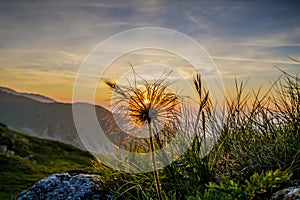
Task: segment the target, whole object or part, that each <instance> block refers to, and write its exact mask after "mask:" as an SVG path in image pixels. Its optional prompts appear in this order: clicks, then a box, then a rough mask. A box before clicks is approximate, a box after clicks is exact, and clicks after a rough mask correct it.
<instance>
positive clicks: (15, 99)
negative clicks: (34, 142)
mask: <svg viewBox="0 0 300 200" xmlns="http://www.w3.org/2000/svg"><path fill="white" fill-rule="evenodd" d="M36 97H38V98H36ZM37 99H38V100H37ZM41 99H43V100H42V101H41ZM45 100H47V101H45ZM75 106H77V107H79V108H82V109H91V108H94V105H91V104H84V103H76V104H75ZM95 110H96V115H97V117H98V121H99V124H100V126H101V127H104V129H106V128H107V121H113V120H112V119H113V116H112V114H111V113H110V112H109V111H108V110H106V109H104V108H103V107H100V106H95ZM87 120H88V119H87ZM0 122H1V123H3V124H6V125H7V126H8V127H9V128H10V129H12V130H15V131H19V132H22V133H25V134H27V135H31V136H37V137H40V138H46V139H52V140H58V141H61V142H64V143H67V144H72V145H74V146H76V147H80V148H82V149H84V146H83V144H82V142H81V141H80V138H79V136H78V134H77V130H76V127H75V124H74V120H73V114H72V104H67V103H59V102H56V101H54V100H51V99H48V98H47V97H42V96H40V95H32V94H24V93H18V92H16V91H14V90H11V89H8V88H3V87H2V88H1V89H0ZM111 127H117V126H116V125H114V124H113V125H112V126H111ZM114 132H115V134H108V135H109V137H111V138H112V140H114V141H119V139H120V138H119V136H120V135H119V134H118V133H119V132H120V131H119V132H118V131H114Z"/></svg>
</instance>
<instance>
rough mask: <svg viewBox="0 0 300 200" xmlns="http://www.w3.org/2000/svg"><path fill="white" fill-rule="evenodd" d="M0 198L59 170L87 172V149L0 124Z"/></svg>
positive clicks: (89, 163) (89, 169) (29, 185)
mask: <svg viewBox="0 0 300 200" xmlns="http://www.w3.org/2000/svg"><path fill="white" fill-rule="evenodd" d="M0 145H6V146H7V149H8V150H9V151H13V152H14V154H12V153H8V152H0V199H12V198H13V197H14V196H15V195H16V194H18V193H19V192H21V191H23V190H25V189H27V188H29V187H31V186H32V185H33V184H34V183H36V182H37V181H38V180H40V179H42V178H44V177H46V176H48V175H50V174H53V173H63V172H72V171H73V172H74V171H80V172H91V171H93V170H94V169H93V167H92V165H91V162H90V159H91V158H92V156H91V155H90V154H89V153H88V152H84V151H81V150H79V149H77V148H75V147H72V146H70V145H66V144H63V143H60V142H56V141H50V140H45V139H39V138H36V137H30V136H26V135H23V134H20V133H17V132H14V131H12V130H9V129H8V128H6V127H3V126H2V125H0Z"/></svg>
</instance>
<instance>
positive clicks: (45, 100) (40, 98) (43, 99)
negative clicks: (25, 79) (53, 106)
mask: <svg viewBox="0 0 300 200" xmlns="http://www.w3.org/2000/svg"><path fill="white" fill-rule="evenodd" d="M0 91H1V92H6V93H8V94H13V95H16V96H23V97H27V98H30V99H33V100H36V101H39V102H43V103H54V102H55V100H54V99H51V98H49V97H45V96H43V95H40V94H29V93H21V92H16V91H15V90H13V89H10V88H7V87H1V86H0Z"/></svg>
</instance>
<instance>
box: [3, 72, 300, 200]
mask: <svg viewBox="0 0 300 200" xmlns="http://www.w3.org/2000/svg"><path fill="white" fill-rule="evenodd" d="M245 87H246V85H245V84H243V83H238V81H236V93H235V94H234V95H232V96H231V97H230V98H227V107H226V110H225V111H224V113H223V116H215V114H214V113H215V112H214V107H213V105H211V103H210V101H209V93H208V91H205V90H204V86H203V84H201V77H195V90H196V92H197V93H198V96H199V107H198V110H196V111H195V113H196V115H195V118H193V117H192V116H193V115H189V113H188V112H182V113H181V114H185V115H187V116H190V117H187V119H188V120H189V121H188V122H186V123H190V122H192V124H193V125H194V126H193V127H194V128H192V129H185V128H184V127H180V126H178V125H177V126H171V125H169V126H165V128H164V129H162V131H161V132H160V133H159V134H160V136H161V135H163V136H165V137H166V138H170V139H172V138H173V136H174V135H175V134H179V133H180V134H184V136H186V137H189V135H190V133H193V134H194V135H196V137H195V138H193V142H192V143H191V145H190V147H189V148H188V150H187V151H186V152H185V153H184V154H183V155H182V156H181V157H179V158H178V159H177V160H176V161H175V162H173V163H172V164H171V165H169V166H167V167H165V168H163V169H159V170H157V173H158V174H159V180H158V181H159V184H160V187H161V196H162V198H163V199H198V200H199V199H238V198H239V197H244V198H246V199H247V198H249V199H267V198H268V197H270V194H272V193H273V192H275V191H276V190H278V188H280V186H284V185H285V184H288V183H287V181H288V180H290V181H293V180H300V159H299V156H300V133H299V127H300V78H299V76H298V75H289V74H286V73H283V75H282V76H281V77H280V78H279V79H278V80H276V81H275V82H274V84H273V86H272V88H270V90H269V91H268V92H267V93H266V94H261V92H260V89H258V91H257V92H253V93H244V91H245ZM217 117H222V119H223V121H224V124H223V125H222V126H219V125H218V124H217V123H214V122H215V121H216V118H217ZM141 119H143V118H141ZM146 119H147V118H146ZM211 124H212V125H213V126H214V127H213V128H214V130H216V132H218V133H219V137H217V138H214V139H217V140H218V142H217V144H216V145H214V146H213V148H212V149H211V151H210V152H209V153H207V154H205V153H203V151H204V150H205V147H204V145H205V144H206V141H205V140H203V137H204V135H206V134H208V130H209V125H211ZM179 130H181V131H180V132H179ZM0 137H1V138H0V145H6V146H7V147H8V149H9V150H10V151H14V154H11V153H7V152H6V153H1V154H0V163H1V168H0V199H11V198H13V197H14V196H15V195H16V194H17V193H19V192H21V191H22V190H24V189H27V188H28V187H30V186H31V185H32V184H34V183H35V182H37V181H38V180H40V179H41V178H44V177H45V176H48V175H50V174H52V173H61V172H68V171H69V172H70V171H82V172H87V173H97V174H100V175H102V176H101V177H102V181H103V182H104V183H105V186H106V188H105V189H107V190H109V191H110V192H111V193H112V194H114V196H115V197H116V198H117V199H157V198H158V196H159V194H158V193H157V189H156V188H157V184H156V182H155V178H154V175H153V173H152V172H149V173H142V174H131V173H125V172H120V171H116V170H114V169H112V168H109V167H107V166H105V165H103V164H102V163H101V162H99V161H93V163H92V164H93V166H92V165H91V162H90V159H91V155H90V154H89V153H87V152H83V151H81V150H79V149H76V148H74V147H72V146H70V145H65V144H62V143H59V142H54V141H49V140H41V139H38V138H34V137H30V136H24V135H22V134H19V133H16V132H14V131H11V130H9V129H7V128H6V127H4V126H0ZM153 139H154V140H153V143H154V144H155V145H156V146H155V148H159V147H161V145H162V144H163V143H164V141H160V139H159V138H157V137H154V138H153ZM137 141H138V142H143V143H142V145H141V146H140V147H141V148H142V150H141V148H137V150H136V149H135V147H134V146H132V143H129V146H127V148H133V149H131V150H132V151H133V152H134V151H135V150H136V151H143V150H144V151H146V152H149V149H150V146H148V147H147V146H145V145H150V143H149V141H147V140H146V142H145V140H137ZM123 145H124V144H123ZM125 145H126V144H125ZM123 148H125V149H126V147H123ZM143 148H144V149H143ZM174 151H177V149H174ZM30 155H32V156H30ZM156 159H159V158H156ZM270 177H272V178H270Z"/></svg>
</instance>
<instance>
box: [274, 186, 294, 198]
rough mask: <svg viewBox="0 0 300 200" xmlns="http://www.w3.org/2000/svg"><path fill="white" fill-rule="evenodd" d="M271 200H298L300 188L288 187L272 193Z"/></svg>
mask: <svg viewBox="0 0 300 200" xmlns="http://www.w3.org/2000/svg"><path fill="white" fill-rule="evenodd" d="M271 200H300V188H299V187H289V188H285V189H283V190H279V191H278V192H276V193H274V194H273V195H272V197H271Z"/></svg>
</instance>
